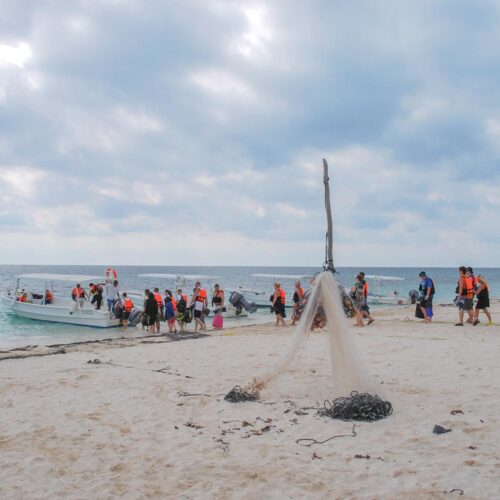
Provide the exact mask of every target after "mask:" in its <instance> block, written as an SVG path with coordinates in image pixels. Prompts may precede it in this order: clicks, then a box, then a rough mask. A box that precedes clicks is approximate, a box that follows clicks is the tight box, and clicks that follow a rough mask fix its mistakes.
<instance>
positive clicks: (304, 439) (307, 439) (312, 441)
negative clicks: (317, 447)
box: [295, 424, 356, 448]
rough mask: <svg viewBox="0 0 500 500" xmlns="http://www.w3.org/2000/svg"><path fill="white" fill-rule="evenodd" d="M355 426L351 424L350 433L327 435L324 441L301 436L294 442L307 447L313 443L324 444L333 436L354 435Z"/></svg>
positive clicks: (333, 437)
mask: <svg viewBox="0 0 500 500" xmlns="http://www.w3.org/2000/svg"><path fill="white" fill-rule="evenodd" d="M355 427H356V425H355V424H353V426H352V431H351V434H339V435H338V436H332V437H329V438H328V439H325V440H324V441H318V440H316V439H313V438H301V439H297V440H296V441H295V442H296V443H297V444H298V445H300V446H306V447H307V448H308V447H309V446H312V445H313V444H324V443H327V442H328V441H330V440H332V439H335V438H343V437H356V431H355V430H354V428H355ZM304 441H307V442H308V443H309V444H301V443H302V442H304Z"/></svg>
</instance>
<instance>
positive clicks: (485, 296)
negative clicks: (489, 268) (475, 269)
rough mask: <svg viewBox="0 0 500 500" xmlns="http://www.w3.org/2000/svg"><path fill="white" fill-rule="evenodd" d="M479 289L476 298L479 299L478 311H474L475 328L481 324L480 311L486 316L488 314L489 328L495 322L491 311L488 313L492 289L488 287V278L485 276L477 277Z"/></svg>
mask: <svg viewBox="0 0 500 500" xmlns="http://www.w3.org/2000/svg"><path fill="white" fill-rule="evenodd" d="M477 281H478V283H477V288H476V297H477V304H476V309H475V311H474V323H473V325H474V326H477V325H478V324H479V322H480V321H479V311H481V310H482V311H483V312H484V314H486V317H487V318H488V326H492V325H493V321H492V319H491V314H490V311H488V308H489V307H490V289H489V287H488V281H486V278H485V277H484V276H481V275H479V276H478V277H477Z"/></svg>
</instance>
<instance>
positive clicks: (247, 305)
mask: <svg viewBox="0 0 500 500" xmlns="http://www.w3.org/2000/svg"><path fill="white" fill-rule="evenodd" d="M229 302H230V303H231V304H232V305H233V306H234V307H235V308H236V315H238V310H240V311H241V310H242V309H245V311H248V312H249V313H254V312H255V311H256V310H257V304H256V303H255V302H248V300H247V299H245V297H244V296H243V295H242V294H241V293H239V292H233V293H232V294H231V295H230V296H229Z"/></svg>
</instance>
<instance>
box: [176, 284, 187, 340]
mask: <svg viewBox="0 0 500 500" xmlns="http://www.w3.org/2000/svg"><path fill="white" fill-rule="evenodd" d="M188 302H189V300H188V296H187V295H186V294H185V293H182V289H181V288H179V289H177V323H178V325H179V330H180V331H181V332H184V331H185V330H184V325H185V322H184V316H185V314H186V310H187V308H188Z"/></svg>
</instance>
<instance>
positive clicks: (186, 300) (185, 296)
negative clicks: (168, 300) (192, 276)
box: [181, 293, 189, 305]
mask: <svg viewBox="0 0 500 500" xmlns="http://www.w3.org/2000/svg"><path fill="white" fill-rule="evenodd" d="M181 297H182V298H183V299H184V302H185V303H186V305H187V304H188V303H189V297H188V296H187V295H186V294H185V293H181Z"/></svg>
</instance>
